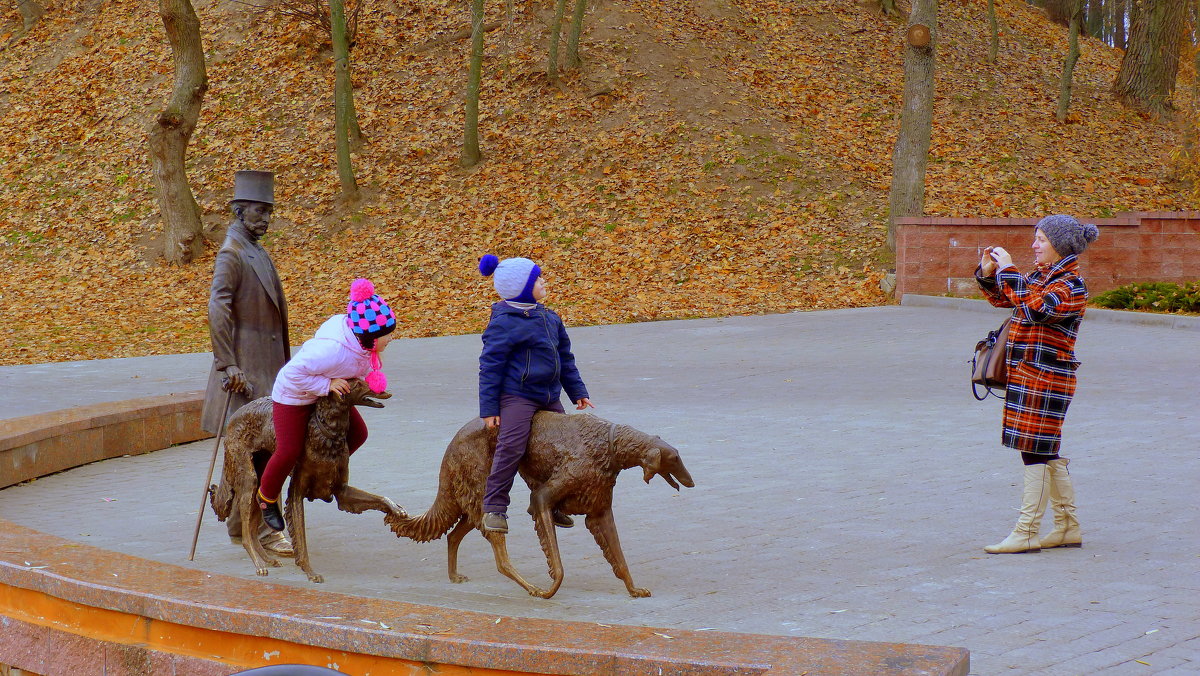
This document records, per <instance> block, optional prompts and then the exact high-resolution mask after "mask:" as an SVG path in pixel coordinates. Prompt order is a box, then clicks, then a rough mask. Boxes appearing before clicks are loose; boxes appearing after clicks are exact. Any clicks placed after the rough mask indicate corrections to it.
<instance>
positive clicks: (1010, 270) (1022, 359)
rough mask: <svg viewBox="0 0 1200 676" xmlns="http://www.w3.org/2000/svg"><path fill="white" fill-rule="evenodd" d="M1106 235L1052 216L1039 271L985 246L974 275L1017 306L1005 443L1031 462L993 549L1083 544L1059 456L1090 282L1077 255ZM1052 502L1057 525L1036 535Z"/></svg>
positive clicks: (1003, 303)
mask: <svg viewBox="0 0 1200 676" xmlns="http://www.w3.org/2000/svg"><path fill="white" fill-rule="evenodd" d="M1099 235H1100V231H1099V229H1098V228H1097V227H1096V226H1094V225H1084V224H1082V223H1080V222H1079V221H1077V220H1075V219H1074V218H1072V217H1070V216H1062V215H1058V216H1047V217H1046V218H1043V219H1042V220H1041V221H1039V222H1038V224H1037V227H1036V229H1035V231H1034V237H1033V253H1034V263H1035V265H1036V266H1037V269H1036V270H1034V271H1033V272H1031V273H1030V274H1028V275H1022V274H1021V273H1020V271H1018V270H1017V268H1016V266H1015V265H1013V262H1012V256H1011V255H1009V253H1008V252H1007V251H1005V250H1004V249H1001V248H1000V247H988V248H987V249H985V250H984V253H983V257H982V258H981V259H980V261H979V267H978V268H977V269H976V270H975V279H976V281H977V282H979V288H980V289H982V290H983V293H984V295H985V296H986V297H987V299H988V301H989V302H990V303H991V304H992V305H995V306H996V307H1010V308H1013V314H1012V321H1011V322H1010V328H1009V332H1008V345H1007V346H1006V350H1005V354H1006V359H1007V364H1008V392H1007V395H1006V396H1005V399H1004V429H1003V434H1002V435H1001V442H1002V443H1003V444H1004V445H1005V446H1007V447H1009V448H1013V449H1016V450H1018V451H1020V452H1021V460H1022V461H1023V462H1024V463H1025V477H1024V489H1023V491H1022V493H1021V514H1020V516H1019V517H1018V518H1017V525H1016V526H1015V527H1014V528H1013V531H1012V533H1010V534H1009V536H1008V537H1007V538H1005V539H1004V540H1003V541H1002V542H1000V543H998V544H994V545H988V546H987V547H984V548H983V549H984V551H986V552H987V553H989V554H1020V553H1023V552H1037V551H1039V550H1040V549H1043V548H1049V547H1080V546H1082V544H1083V537H1082V535H1081V534H1080V530H1079V520H1078V519H1076V518H1075V489H1074V488H1073V487H1072V485H1071V477H1070V475H1069V474H1067V463H1068V462H1069V461H1068V460H1067V459H1066V458H1060V457H1059V455H1058V449H1059V442H1060V439H1061V433H1062V423H1063V418H1065V417H1066V414H1067V406H1069V405H1070V404H1071V397H1072V396H1073V395H1074V394H1075V369H1077V368H1079V362H1078V361H1076V359H1075V338H1076V336H1077V335H1078V331H1079V323H1080V321H1082V320H1083V313H1084V308H1085V306H1086V305H1087V297H1088V293H1087V286H1086V285H1085V284H1084V282H1083V279H1082V278H1081V277H1080V276H1079V275H1078V273H1077V271H1078V268H1079V262H1078V259H1077V257H1078V256H1079V254H1081V253H1083V251H1084V249H1086V248H1087V245H1088V244H1089V243H1091V242H1093V241H1095V240H1096V237H1098V236H1099ZM1047 500H1049V501H1050V503H1051V505H1052V506H1053V508H1054V530H1052V531H1051V532H1050V534H1049V535H1047V536H1046V537H1045V538H1041V539H1040V540H1039V539H1038V528H1039V526H1040V525H1041V521H1042V514H1043V513H1045V511H1046V502H1047Z"/></svg>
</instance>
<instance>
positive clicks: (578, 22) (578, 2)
mask: <svg viewBox="0 0 1200 676" xmlns="http://www.w3.org/2000/svg"><path fill="white" fill-rule="evenodd" d="M586 11H587V0H575V15H574V16H573V17H571V34H570V35H569V36H568V37H567V68H578V67H579V66H581V65H582V64H583V59H580V58H579V38H580V36H581V35H583V15H584V12H586Z"/></svg>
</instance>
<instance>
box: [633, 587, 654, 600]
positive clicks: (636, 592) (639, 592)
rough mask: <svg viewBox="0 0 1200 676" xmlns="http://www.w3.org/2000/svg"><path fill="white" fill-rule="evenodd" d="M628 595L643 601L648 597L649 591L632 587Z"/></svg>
mask: <svg viewBox="0 0 1200 676" xmlns="http://www.w3.org/2000/svg"><path fill="white" fill-rule="evenodd" d="M629 595H630V596H632V597H633V598H635V599H644V598H646V597H647V596H650V590H649V589H642V588H641V587H633V588H632V589H630V590H629Z"/></svg>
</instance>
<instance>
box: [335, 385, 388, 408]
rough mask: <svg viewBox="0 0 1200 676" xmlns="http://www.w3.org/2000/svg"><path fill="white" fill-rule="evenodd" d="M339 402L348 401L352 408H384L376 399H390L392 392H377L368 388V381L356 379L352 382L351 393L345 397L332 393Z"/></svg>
mask: <svg viewBox="0 0 1200 676" xmlns="http://www.w3.org/2000/svg"><path fill="white" fill-rule="evenodd" d="M330 394H332V395H333V396H335V397H337V398H338V400H339V401H348V402H349V403H350V405H351V406H368V407H370V408H383V404H382V403H380V402H378V401H376V399H390V398H391V397H392V393H391V392H387V391H384V392H376V391H374V390H372V389H371V388H370V387H367V383H366V381H364V380H362V379H360V378H354V379H352V380H351V381H350V393H349V394H347V395H345V397H343V396H342V395H341V394H338V393H337V392H331V393H330Z"/></svg>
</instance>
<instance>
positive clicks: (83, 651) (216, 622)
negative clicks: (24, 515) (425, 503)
mask: <svg viewBox="0 0 1200 676" xmlns="http://www.w3.org/2000/svg"><path fill="white" fill-rule="evenodd" d="M0 614H3V615H5V616H7V618H6V621H5V624H6V625H7V626H6V629H5V631H4V638H3V639H0V662H4V663H8V664H11V665H13V666H16V667H18V668H21V669H27V670H30V671H33V672H35V673H46V674H54V673H79V672H72V671H71V670H70V669H67V668H66V666H65V665H69V664H72V663H78V662H80V661H87V662H90V663H94V662H95V659H96V658H95V656H96V655H98V654H116V655H119V656H120V659H123V660H128V659H130V657H129V656H130V653H131V651H132V652H133V653H134V654H136V655H137V657H138V659H139V660H141V661H143V662H147V663H153V662H155V661H159V662H161V661H164V660H167V661H171V662H173V663H189V664H193V667H192V668H191V669H189V671H188V673H197V671H195V670H193V669H194V668H195V666H196V665H195V664H194V663H196V662H201V663H208V667H207V669H206V670H204V671H202V672H200V673H231V672H233V671H236V670H237V669H242V668H247V667H253V666H261V665H267V664H287V663H307V664H327V663H335V664H337V665H338V668H340V669H342V670H344V671H346V673H355V674H361V673H366V671H370V672H371V673H409V672H410V671H411V672H415V671H418V670H419V668H420V667H421V666H422V665H434V664H436V665H439V666H438V667H437V669H436V670H437V673H445V674H455V673H471V674H491V673H518V674H527V673H528V674H630V675H637V674H647V675H649V674H714V675H716V674H778V675H783V674H789V675H795V674H801V673H807V674H811V675H813V676H815V675H816V674H846V673H871V674H966V673H967V665H968V657H967V651H966V650H963V649H961V648H943V647H936V646H917V645H909V644H898V643H871V642H862V641H838V640H829V639H813V638H790V637H785V636H761V635H754V634H734V633H725V632H695V631H679V630H669V631H670V633H669V634H668V633H667V631H668V630H655V629H653V628H648V627H626V626H603V625H598V624H592V623H575V622H556V621H551V620H540V619H529V618H513V617H503V616H501V617H497V616H494V615H486V614H483V613H476V612H467V611H459V610H447V609H442V608H435V607H429V606H419V605H413V604H408V603H402V602H398V601H389V600H384V599H370V598H362V597H355V596H347V595H344V594H334V593H329V592H322V591H317V590H315V589H313V590H306V589H296V588H294V587H286V586H282V585H275V584H271V583H267V582H255V581H249V580H241V579H238V578H234V577H227V576H223V575H214V574H210V573H206V572H203V571H198V570H192V569H188V568H182V567H179V566H173V565H169V564H163V563H157V562H153V561H147V560H145V559H139V558H136V557H131V556H128V555H125V554H118V553H114V552H109V551H105V550H101V549H97V548H94V547H90V546H87V545H80V544H78V543H75V542H71V541H69V540H64V539H61V538H58V537H54V536H51V535H46V534H44V533H39V532H37V531H33V530H29V529H27V528H24V527H22V526H19V525H16V524H13V523H9V522H6V521H3V520H0ZM125 627H130V628H132V629H133V630H132V631H131V630H128V629H126V630H124V631H122V629H123V628H125ZM48 632H54V635H53V636H51V635H50V634H49V633H48ZM39 634H42V636H39ZM64 637H69V638H70V640H69V641H65V640H64ZM247 639H249V640H247ZM52 644H53V646H52ZM51 647H53V648H54V649H53V650H51ZM99 649H102V650H99ZM98 650H99V651H98ZM114 666H115V665H114ZM468 670H469V671H468ZM481 670H482V671H481ZM105 673H114V671H113V669H112V668H111V667H110V668H109V670H108V671H107V672H105ZM115 673H121V672H119V671H118V672H115ZM168 673H169V672H168Z"/></svg>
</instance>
